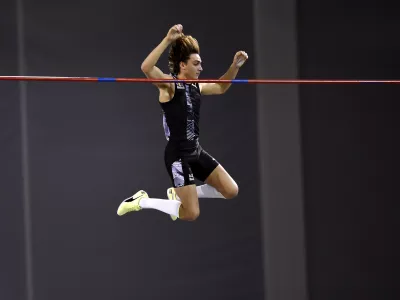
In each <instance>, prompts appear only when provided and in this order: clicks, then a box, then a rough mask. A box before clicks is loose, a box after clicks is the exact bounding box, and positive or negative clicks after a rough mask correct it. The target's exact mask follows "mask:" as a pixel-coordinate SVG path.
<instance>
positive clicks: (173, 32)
mask: <svg viewBox="0 0 400 300" xmlns="http://www.w3.org/2000/svg"><path fill="white" fill-rule="evenodd" d="M182 32H183V26H182V25H181V24H177V25H174V26H172V27H171V28H170V30H169V31H168V34H167V40H168V41H169V42H170V43H172V42H174V41H176V40H177V39H178V38H180V37H181V36H182V34H183V33H182Z"/></svg>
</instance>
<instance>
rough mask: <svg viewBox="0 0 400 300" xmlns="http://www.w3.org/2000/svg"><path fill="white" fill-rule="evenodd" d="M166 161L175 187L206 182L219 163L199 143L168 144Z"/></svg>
mask: <svg viewBox="0 0 400 300" xmlns="http://www.w3.org/2000/svg"><path fill="white" fill-rule="evenodd" d="M164 161H165V166H166V168H167V171H168V174H169V176H170V178H171V181H172V185H173V187H182V186H185V185H190V184H195V181H194V179H195V178H196V179H198V180H200V181H203V182H204V181H205V180H206V179H207V177H208V176H209V175H210V174H211V173H212V171H214V169H215V168H216V167H217V166H218V165H219V163H218V162H217V161H216V160H215V159H214V158H213V157H212V156H211V155H210V154H208V153H207V152H206V151H204V150H203V148H202V147H201V146H200V144H199V143H198V142H186V143H177V142H168V144H167V146H166V147H165V152H164Z"/></svg>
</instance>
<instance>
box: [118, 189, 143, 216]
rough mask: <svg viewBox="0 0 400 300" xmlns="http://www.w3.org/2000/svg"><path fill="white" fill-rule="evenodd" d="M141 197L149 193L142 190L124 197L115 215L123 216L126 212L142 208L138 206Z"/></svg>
mask: <svg viewBox="0 0 400 300" xmlns="http://www.w3.org/2000/svg"><path fill="white" fill-rule="evenodd" d="M143 198H149V195H147V193H146V192H145V191H143V190H142V191H139V192H137V193H136V194H134V195H133V196H131V197H129V198H128V199H125V200H124V201H122V202H121V204H120V205H119V207H118V210H117V215H118V216H123V215H124V214H126V213H129V212H132V211H139V210H141V209H142V208H141V207H140V200H142V199H143Z"/></svg>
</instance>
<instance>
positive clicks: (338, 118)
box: [298, 0, 400, 300]
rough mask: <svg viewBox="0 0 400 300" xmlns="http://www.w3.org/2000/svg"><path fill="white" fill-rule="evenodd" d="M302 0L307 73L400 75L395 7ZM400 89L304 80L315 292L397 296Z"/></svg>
mask: <svg viewBox="0 0 400 300" xmlns="http://www.w3.org/2000/svg"><path fill="white" fill-rule="evenodd" d="M385 4H386V5H384V4H383V3H380V4H379V5H378V3H373V2H372V1H351V2H346V3H345V1H334V2H326V1H324V2H321V1H315V0H304V1H299V3H298V5H299V23H298V25H299V41H300V42H299V62H300V64H299V67H300V68H299V70H300V77H301V78H352V79H356V78H359V79H399V78H400V71H399V70H400V69H399V67H400V59H399V57H398V53H399V50H400V42H399V40H398V39H397V38H395V36H397V32H398V29H399V25H398V17H397V13H396V10H395V9H393V8H391V7H389V6H387V3H385ZM399 96H400V88H399V87H398V86H394V85H391V86H390V85H385V86H377V85H351V86H344V85H342V86H322V85H320V86H301V88H300V99H301V119H302V143H303V165H304V188H305V197H304V198H305V219H306V238H307V239H306V240H307V243H306V244H307V268H308V281H309V292H310V299H311V300H314V299H325V300H327V299H398V298H399V295H400V291H399V288H398V284H397V283H396V282H395V280H394V276H395V274H396V273H397V272H396V268H397V267H396V266H398V264H397V263H398V261H397V256H398V253H399V248H398V246H396V245H395V243H396V239H397V235H398V234H397V228H398V223H399V222H398V217H397V213H396V210H395V202H397V200H398V199H399V198H400V194H399V191H398V188H397V187H396V182H397V179H398V175H397V173H398V167H399V159H398V153H399V147H398V146H397V145H398V142H397V140H398V130H399V128H400V123H399V118H398V114H399V111H400V110H399V105H398V99H399Z"/></svg>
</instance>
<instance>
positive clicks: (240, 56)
mask: <svg viewBox="0 0 400 300" xmlns="http://www.w3.org/2000/svg"><path fill="white" fill-rule="evenodd" d="M248 58H249V56H248V55H247V53H246V52H244V51H239V52H237V53H236V54H235V57H234V58H233V65H234V66H236V67H237V68H240V67H241V66H243V64H244V63H245V62H246V60H247V59H248Z"/></svg>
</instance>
